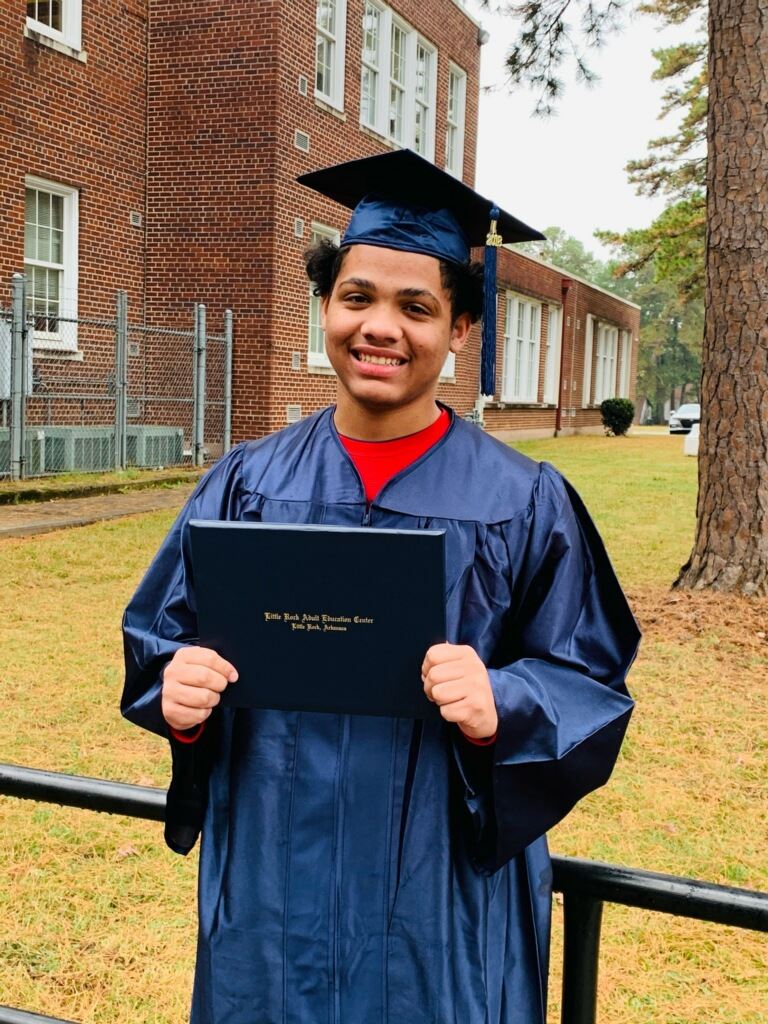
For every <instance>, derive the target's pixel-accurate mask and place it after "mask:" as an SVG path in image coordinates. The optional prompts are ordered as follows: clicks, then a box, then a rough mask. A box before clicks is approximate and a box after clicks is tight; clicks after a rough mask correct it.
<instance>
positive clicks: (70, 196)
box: [24, 175, 79, 352]
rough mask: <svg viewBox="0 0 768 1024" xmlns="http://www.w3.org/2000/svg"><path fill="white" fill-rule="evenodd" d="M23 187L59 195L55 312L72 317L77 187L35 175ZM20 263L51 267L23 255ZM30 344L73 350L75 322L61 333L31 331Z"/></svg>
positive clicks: (74, 349) (74, 346)
mask: <svg viewBox="0 0 768 1024" xmlns="http://www.w3.org/2000/svg"><path fill="white" fill-rule="evenodd" d="M24 186H25V190H26V189H28V188H29V189H35V190H36V191H38V192H48V193H50V194H51V195H54V196H61V197H62V198H63V200H64V205H63V238H62V249H63V251H62V262H61V264H60V265H58V266H57V267H54V269H60V270H61V281H60V285H59V296H60V300H59V315H60V316H61V317H63V318H67V319H71V320H76V318H77V285H78V266H77V263H78V199H79V194H78V190H77V189H76V188H70V187H69V186H68V185H61V184H59V183H58V182H55V181H48V180H47V179H45V178H37V177H34V176H32V175H28V176H27V177H26V178H25V179H24ZM25 206H26V193H25ZM25 224H26V217H25ZM24 266H25V268H26V267H46V268H51V266H52V265H51V263H49V262H45V261H43V260H33V259H27V258H26V255H25V257H24ZM32 347H33V348H35V349H45V350H48V351H52V352H77V323H68V324H67V325H66V330H65V332H64V334H62V332H61V331H34V332H33V335H32Z"/></svg>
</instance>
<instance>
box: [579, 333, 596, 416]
mask: <svg viewBox="0 0 768 1024" xmlns="http://www.w3.org/2000/svg"><path fill="white" fill-rule="evenodd" d="M594 336H595V318H594V317H593V316H592V314H591V313H587V316H586V318H585V321H584V377H583V380H582V386H581V404H582V406H583V408H585V409H586V408H587V407H588V406H589V405H590V404H591V402H592V346H593V344H594Z"/></svg>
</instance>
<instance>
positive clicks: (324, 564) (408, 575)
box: [190, 520, 445, 718]
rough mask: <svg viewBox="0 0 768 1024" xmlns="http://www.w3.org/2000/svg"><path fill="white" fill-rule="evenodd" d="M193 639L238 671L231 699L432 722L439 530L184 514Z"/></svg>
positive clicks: (439, 616) (439, 624) (440, 636)
mask: <svg viewBox="0 0 768 1024" xmlns="http://www.w3.org/2000/svg"><path fill="white" fill-rule="evenodd" d="M190 533H191V542H192V568H193V573H194V587H195V596H196V601H197V615H198V623H199V630H200V643H201V644H202V645H203V646H204V647H211V648H213V649H214V650H215V651H218V653H219V654H221V655H222V657H224V658H226V659H227V660H228V661H231V662H232V664H233V665H234V666H235V667H236V668H237V670H238V673H239V679H238V681H237V682H236V683H230V685H229V686H228V687H227V688H226V690H225V691H224V693H223V694H222V704H223V705H225V706H226V705H229V706H230V707H254V708H276V709H280V710H285V711H329V712H334V713H342V714H359V715H387V716H392V717H397V718H437V717H439V711H438V710H437V708H436V706H435V705H434V704H432V703H431V702H430V701H428V700H427V698H426V697H425V696H424V691H423V684H422V681H421V665H422V662H423V660H424V655H425V654H426V652H427V649H428V648H429V647H430V646H432V644H435V643H442V642H443V641H444V640H445V594H444V591H445V556H444V531H442V530H377V529H373V528H369V527H349V528H347V527H340V526H305V525H290V526H286V525H283V524H280V525H277V524H269V523H241V522H214V521H203V520H192V521H191V522H190Z"/></svg>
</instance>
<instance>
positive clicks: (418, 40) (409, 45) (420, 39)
mask: <svg viewBox="0 0 768 1024" xmlns="http://www.w3.org/2000/svg"><path fill="white" fill-rule="evenodd" d="M369 2H370V4H371V7H375V8H376V9H377V10H378V11H379V14H380V18H379V55H378V56H379V66H378V82H377V85H378V89H377V93H376V119H375V123H371V122H370V121H365V120H363V112H362V104H361V109H360V111H359V118H360V125H361V126H362V127H363V128H367V129H368V131H372V132H375V133H376V134H377V135H381V136H382V137H383V138H385V139H387V140H388V141H389V142H392V143H393V144H394V145H395V146H402V147H407V148H409V149H414V134H415V127H416V118H415V112H416V52H417V48H418V47H419V46H422V47H423V48H424V49H425V50H427V51H428V52H429V54H430V56H431V60H430V69H429V106H428V108H427V110H428V115H427V123H426V125H425V132H426V145H425V147H424V151H423V152H422V153H421V156H423V157H424V159H425V160H431V161H432V162H433V163H434V159H435V126H436V123H437V62H438V51H437V47H436V46H435V45H434V43H430V42H429V40H428V39H425V38H424V36H422V35H420V34H419V33H418V32H417V31H416V29H415V28H413V26H412V25H409V24H408V22H407V21H405V20H404V19H403V18H401V17H400V16H399V15H397V14H395V13H394V11H393V10H392V9H391V8H390V7H387V6H386V4H383V3H378V2H374V0H369ZM393 25H397V27H398V28H400V29H401V30H402V31H403V32H404V33H405V47H406V51H405V82H404V100H403V138H402V139H396V138H395V137H394V136H393V135H390V133H389V86H390V81H391V79H390V71H391V56H392V26H393ZM361 53H362V51H361ZM361 65H362V61H361ZM361 75H362V68H361Z"/></svg>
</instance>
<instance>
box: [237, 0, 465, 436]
mask: <svg viewBox="0 0 768 1024" xmlns="http://www.w3.org/2000/svg"><path fill="white" fill-rule="evenodd" d="M390 6H391V7H392V9H393V10H394V11H395V12H396V13H397V14H399V15H400V16H401V17H402V18H403V19H404V20H405V21H407V22H408V23H409V24H410V25H411V26H412V27H413V28H414V29H416V30H417V31H418V32H419V33H420V34H421V35H422V36H423V37H424V38H425V39H427V40H428V41H429V42H430V43H432V44H433V45H434V46H435V47H436V48H437V51H438V55H437V97H436V99H437V104H436V115H435V158H436V163H437V164H438V166H442V165H443V162H444V161H443V154H444V152H445V125H446V117H447V96H448V66H449V61H453V62H454V63H456V64H458V65H459V66H460V67H461V68H462V69H463V70H464V71H466V73H467V89H466V94H467V104H466V126H465V134H464V146H465V149H464V180H465V181H466V182H467V183H468V184H472V183H473V181H474V168H475V152H476V143H477V106H478V93H479V77H478V76H479V47H478V45H477V28H476V26H475V25H474V24H473V22H471V21H470V20H469V18H467V16H466V15H465V14H464V13H462V11H461V10H459V8H458V7H457V6H456V5H455V4H454V3H452V2H450V0H423V2H416V0H396V2H394V3H391V4H390ZM282 9H283V19H282V24H283V36H282V39H281V43H282V45H281V47H280V72H279V81H280V89H279V101H278V102H279V110H280V126H279V132H278V145H277V182H278V196H279V198H278V201H277V204H276V221H275V223H276V231H277V237H278V239H279V244H278V245H276V246H275V252H274V256H275V279H274V287H275V296H276V310H277V312H276V315H275V318H274V320H273V334H272V341H273V346H274V349H273V373H272V384H271V389H270V392H269V422H270V426H271V427H273V428H277V427H281V426H283V425H284V424H285V422H286V405H288V404H295V403H297V404H300V405H301V410H302V415H306V414H307V413H310V412H312V411H314V410H316V409H319V408H322V407H323V406H325V405H327V404H328V403H329V402H332V401H333V400H334V396H335V393H336V384H335V378H334V377H333V376H329V375H327V374H322V373H317V372H309V371H308V368H307V347H308V305H309V285H308V281H307V277H306V273H305V271H304V264H303V260H302V253H303V251H304V249H305V248H306V247H307V246H308V245H309V243H310V238H311V231H312V222H313V221H314V222H316V223H320V224H323V225H325V226H327V227H331V228H336V229H338V230H339V231H341V232H342V233H343V229H344V228H345V226H346V224H347V222H348V220H349V215H350V214H349V211H348V210H346V209H344V208H343V207H340V206H338V205H337V204H335V203H332V202H330V201H327V200H324V199H323V198H322V197H321V196H319V195H316V194H315V193H313V192H311V191H310V190H309V189H306V188H304V187H302V186H300V185H297V184H296V182H295V178H296V176H297V175H299V174H302V173H304V172H306V171H309V170H312V169H314V168H316V167H323V166H326V165H329V164H333V163H339V162H341V161H344V160H352V159H356V158H359V157H365V156H372V155H374V154H376V153H381V152H386V151H387V150H388V149H389V148H391V146H390V144H389V143H388V142H387V141H386V140H384V139H382V138H381V137H379V136H377V135H375V134H374V133H373V132H370V131H369V130H368V129H361V127H360V67H361V52H362V18H363V9H364V4H363V0H347V31H346V51H345V88H344V111H343V113H340V112H337V111H333V110H332V109H331V108H329V107H327V106H325V105H322V104H320V103H318V102H316V100H315V97H314V78H315V20H314V19H315V9H314V4H311V3H307V4H304V5H296V4H292V3H289V2H288V0H283V2H282ZM299 75H304V76H305V77H306V78H307V79H308V82H309V88H308V90H307V93H308V94H307V95H306V96H301V95H300V94H299V90H298V77H299ZM297 129H299V130H301V131H303V132H306V133H307V134H308V135H309V138H310V150H309V152H308V153H304V152H302V151H300V150H298V149H296V148H295V146H294V132H295V131H296V130H297ZM295 218H301V219H302V220H303V221H304V223H305V232H304V236H303V237H302V238H296V237H295V236H294V220H295ZM281 296H290V297H291V298H290V300H289V301H283V300H281V299H280V297H281ZM297 296H298V301H297V300H296V297H297ZM305 296H306V298H304V297H305ZM294 352H298V353H300V354H301V370H299V371H295V370H292V369H291V355H292V353H294ZM243 359H244V354H243V350H242V342H241V332H240V327H239V326H238V329H237V345H236V365H238V366H241V365H242V361H243ZM466 363H467V360H466V358H465V359H463V360H462V359H461V358H460V361H459V363H458V367H459V368H461V367H462V366H463V365H465V364H466ZM465 390H467V388H466V385H464V386H462V385H454V384H446V385H444V386H443V387H442V388H441V396H442V397H443V398H444V399H445V400H446V401H448V402H454V401H456V397H457V396H458V397H459V400H460V401H461V400H462V398H461V395H462V392H463V391H465ZM473 401H474V399H473ZM471 404H472V403H471V402H470V405H471ZM249 429H250V422H249V420H248V418H247V414H244V411H243V410H242V409H237V408H236V409H235V416H234V424H233V432H234V434H235V435H237V436H245V435H247V434H248V432H249Z"/></svg>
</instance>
